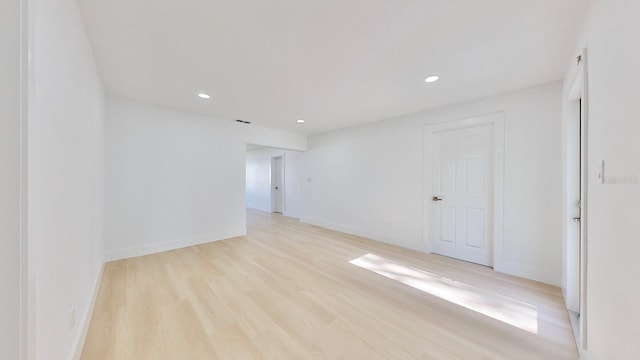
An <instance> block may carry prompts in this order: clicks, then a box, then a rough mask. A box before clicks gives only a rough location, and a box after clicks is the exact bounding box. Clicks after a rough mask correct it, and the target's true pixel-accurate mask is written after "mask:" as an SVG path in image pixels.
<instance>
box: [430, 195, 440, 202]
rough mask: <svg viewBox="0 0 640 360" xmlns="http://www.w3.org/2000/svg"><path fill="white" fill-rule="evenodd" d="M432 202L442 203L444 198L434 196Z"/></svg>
mask: <svg viewBox="0 0 640 360" xmlns="http://www.w3.org/2000/svg"><path fill="white" fill-rule="evenodd" d="M431 200H433V201H442V198H441V197H439V196H434V197H432V198H431Z"/></svg>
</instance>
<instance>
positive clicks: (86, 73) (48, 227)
mask: <svg viewBox="0 0 640 360" xmlns="http://www.w3.org/2000/svg"><path fill="white" fill-rule="evenodd" d="M30 5H31V7H30V9H29V10H30V13H31V14H33V17H32V18H31V21H32V24H31V25H30V29H31V30H32V31H33V33H32V34H31V35H30V37H31V40H32V41H31V43H30V57H31V61H32V64H31V67H30V75H29V76H30V79H29V85H30V90H29V91H30V95H29V99H30V105H29V146H28V151H29V156H28V168H29V186H28V191H29V201H28V206H29V213H28V216H29V228H28V229H29V283H30V285H29V290H30V293H29V297H30V299H29V302H30V308H29V312H30V314H29V316H30V318H31V320H30V321H31V322H32V324H31V325H33V327H32V328H31V329H30V345H29V346H30V349H29V351H30V354H29V356H30V358H35V359H69V358H72V357H73V356H74V355H75V352H76V350H77V345H78V344H81V342H82V336H83V332H84V331H85V329H86V327H85V325H87V324H88V322H89V319H90V316H91V314H90V311H91V306H92V303H93V302H92V298H93V295H94V293H95V292H94V290H95V289H96V286H98V285H99V284H98V283H97V281H98V279H99V275H100V270H101V267H102V264H103V252H102V246H103V244H102V222H103V220H102V219H103V215H102V206H103V204H102V183H103V167H104V161H103V155H104V151H103V118H104V116H103V115H104V93H103V89H102V85H101V81H100V77H99V74H98V71H97V69H96V66H95V61H94V58H93V55H92V51H91V46H90V44H89V41H88V38H87V36H86V33H85V30H84V27H83V22H82V19H81V17H80V12H79V9H78V4H77V2H76V1H74V0H61V1H55V2H53V1H46V0H34V1H32V2H30ZM74 308H75V324H74V325H73V326H72V324H71V316H70V315H71V310H72V309H74Z"/></svg>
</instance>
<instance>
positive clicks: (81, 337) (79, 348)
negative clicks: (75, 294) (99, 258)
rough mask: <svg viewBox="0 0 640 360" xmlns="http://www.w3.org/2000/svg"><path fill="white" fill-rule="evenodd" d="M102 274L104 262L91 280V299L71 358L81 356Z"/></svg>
mask: <svg viewBox="0 0 640 360" xmlns="http://www.w3.org/2000/svg"><path fill="white" fill-rule="evenodd" d="M102 274H104V263H103V264H102V265H101V266H100V270H99V271H98V276H96V279H95V281H94V282H93V291H92V292H91V300H89V306H87V310H86V311H85V312H84V314H83V316H82V329H81V330H80V333H78V335H77V337H76V339H75V341H74V342H73V346H72V347H71V351H72V353H71V359H72V360H79V359H80V356H82V349H83V348H84V342H85V340H86V339H87V334H88V333H89V326H90V325H91V319H92V317H93V311H94V309H95V307H96V300H97V299H98V292H99V291H100V284H102Z"/></svg>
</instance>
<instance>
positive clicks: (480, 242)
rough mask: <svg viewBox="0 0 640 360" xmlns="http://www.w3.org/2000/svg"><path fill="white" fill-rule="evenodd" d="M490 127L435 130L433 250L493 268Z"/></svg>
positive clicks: (491, 135) (491, 131)
mask: <svg viewBox="0 0 640 360" xmlns="http://www.w3.org/2000/svg"><path fill="white" fill-rule="evenodd" d="M492 144H493V125H484V126H477V127H471V128H464V129H457V130H449V131H442V132H438V133H434V134H433V142H432V146H433V148H432V154H433V162H432V164H433V172H432V175H433V197H432V201H431V204H432V211H431V214H432V215H431V229H432V233H431V239H433V252H435V253H438V254H441V255H445V256H449V257H453V258H457V259H461V260H465V261H470V262H474V263H477V264H481V265H486V266H492V265H493V264H492V262H493V256H492V253H493V191H494V188H493V181H494V179H493V166H494V164H493V146H492Z"/></svg>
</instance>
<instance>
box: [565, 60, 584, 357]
mask: <svg viewBox="0 0 640 360" xmlns="http://www.w3.org/2000/svg"><path fill="white" fill-rule="evenodd" d="M586 55H587V54H586V49H585V50H583V53H582V54H581V55H580V57H579V58H578V59H579V60H578V65H577V66H578V71H577V75H576V78H575V80H574V82H573V86H572V88H571V89H570V92H569V97H568V99H567V101H568V102H567V110H568V111H567V122H566V134H565V135H566V138H565V144H566V145H565V146H566V148H565V154H566V159H565V161H566V166H565V171H566V172H565V209H564V214H565V219H564V221H565V237H566V239H565V260H566V262H565V266H566V275H565V276H566V278H565V289H564V290H565V301H566V306H567V310H568V311H569V318H570V319H571V325H572V327H573V331H574V335H575V338H576V343H577V344H578V349H579V350H580V352H582V351H583V350H586V348H587V347H586V313H585V310H586V300H587V299H586V284H587V282H586V276H587V272H586V270H587V266H586V261H587V205H588V202H587V185H588V183H587V170H588V169H587V166H588V160H587V140H588V137H587V128H588V127H587V125H588V122H587V120H588V103H587V64H586V61H587V57H586Z"/></svg>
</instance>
